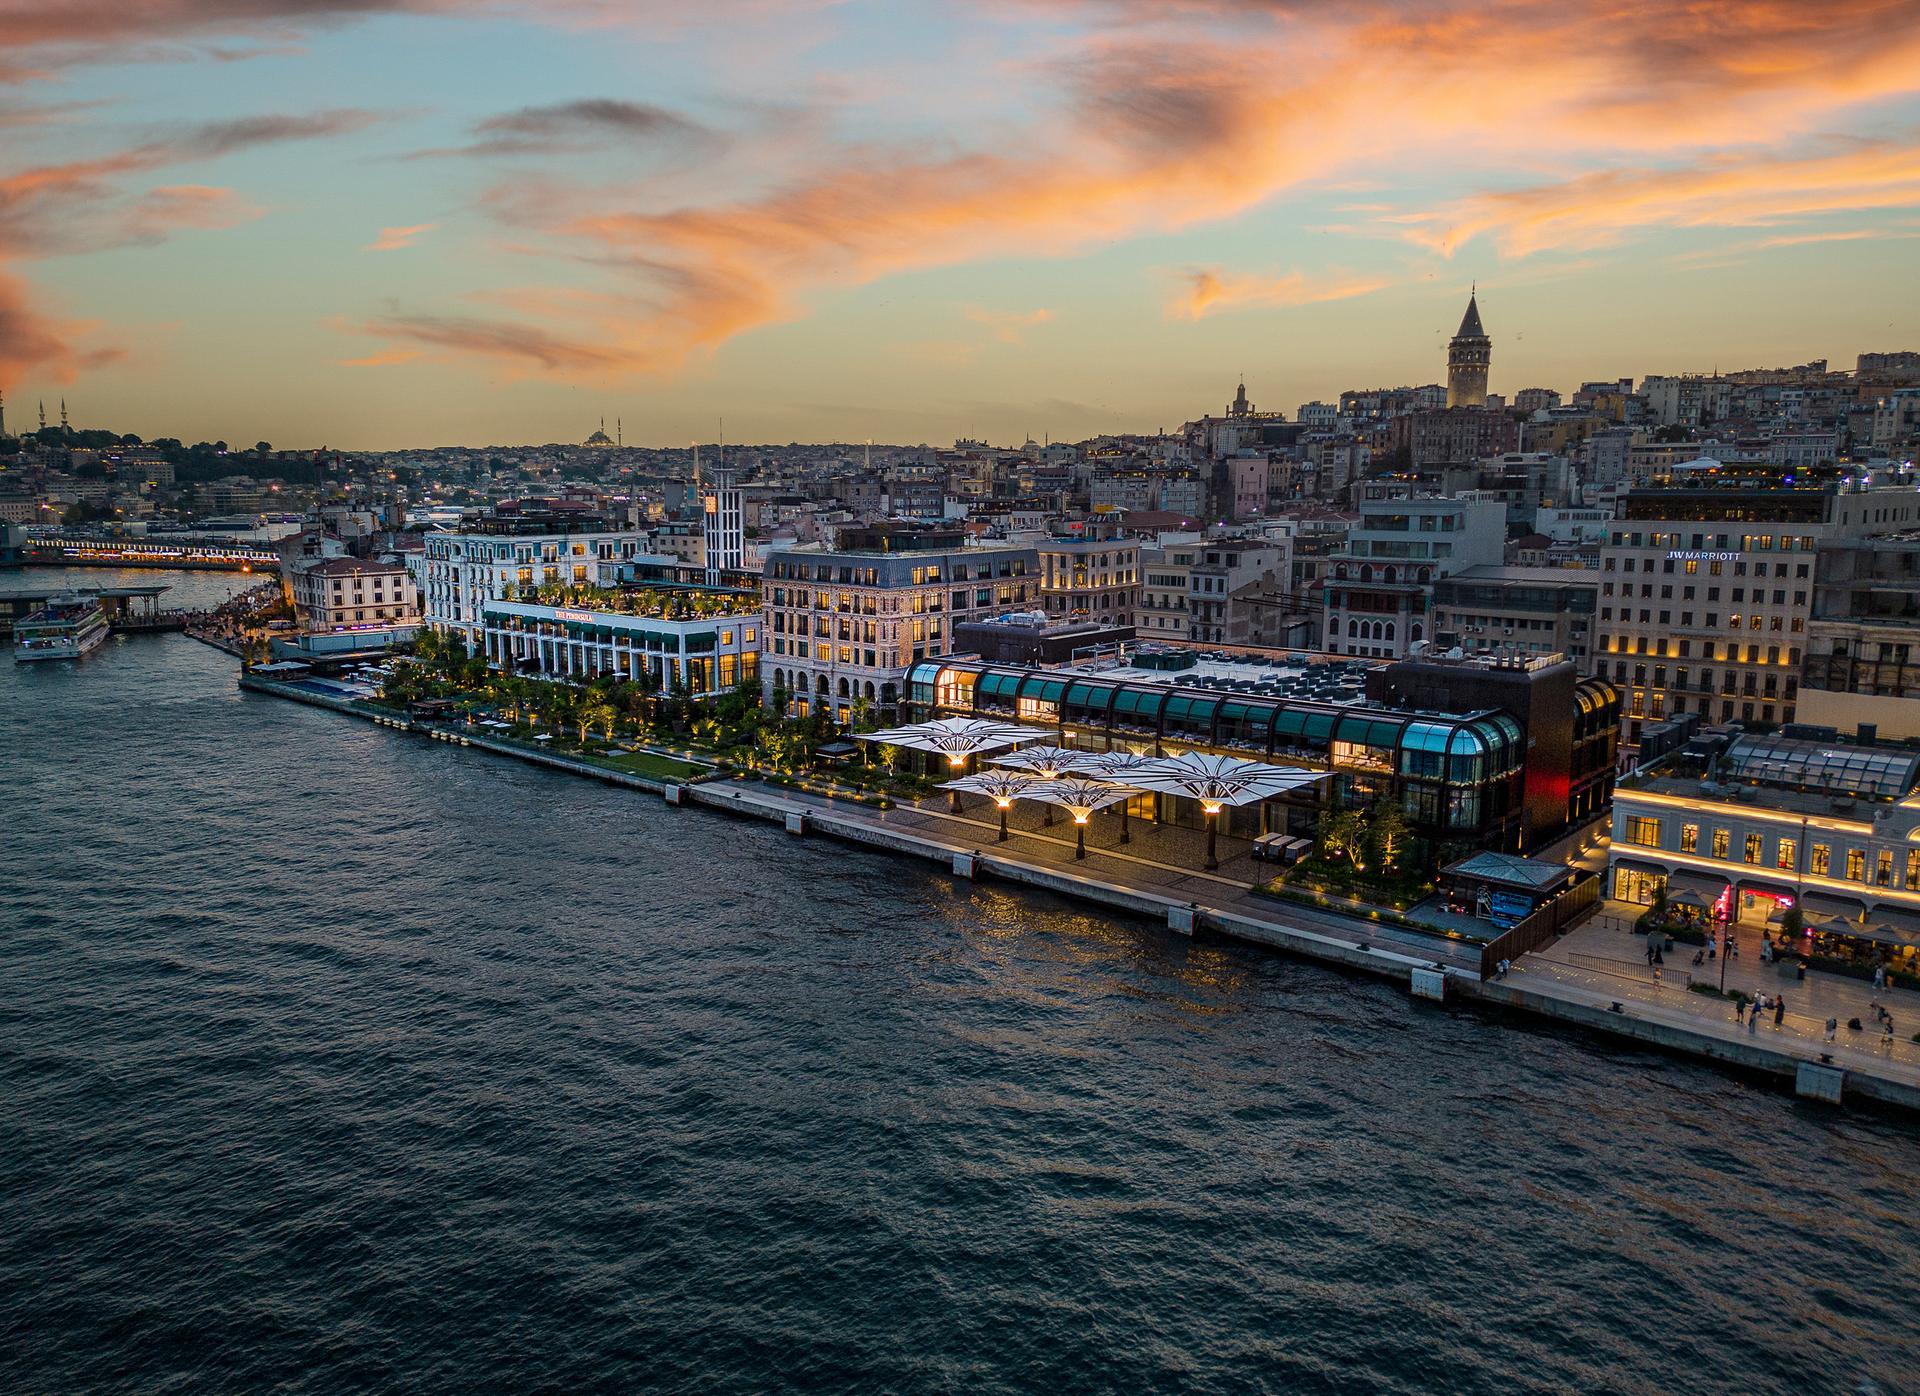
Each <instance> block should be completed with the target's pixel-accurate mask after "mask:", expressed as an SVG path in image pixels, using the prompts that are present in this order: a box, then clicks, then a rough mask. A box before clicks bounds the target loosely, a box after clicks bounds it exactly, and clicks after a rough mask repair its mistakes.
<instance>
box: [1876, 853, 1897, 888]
mask: <svg viewBox="0 0 1920 1396" xmlns="http://www.w3.org/2000/svg"><path fill="white" fill-rule="evenodd" d="M1873 880H1874V881H1875V882H1877V883H1878V884H1880V886H1882V887H1888V886H1891V885H1892V883H1893V850H1892V849H1891V848H1883V849H1881V850H1880V853H1879V856H1878V857H1876V858H1875V859H1874V860H1873Z"/></svg>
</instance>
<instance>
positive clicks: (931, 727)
mask: <svg viewBox="0 0 1920 1396" xmlns="http://www.w3.org/2000/svg"><path fill="white" fill-rule="evenodd" d="M1052 735H1053V733H1051V732H1048V731H1045V730H1043V729H1040V728H1034V727H1021V726H1018V725H1016V724H1014V723H1011V722H988V721H987V720H985V719H984V718H978V717H942V718H936V719H934V720H933V721H931V722H916V723H913V724H911V725H910V726H907V727H889V728H887V729H886V730H885V731H882V732H860V733H856V734H855V736H856V739H857V740H859V741H863V742H875V743H879V744H881V745H885V746H905V747H913V748H914V749H916V750H918V751H937V752H939V753H940V754H941V755H943V756H947V757H955V756H958V757H961V758H965V757H968V756H975V755H978V754H979V753H981V752H983V751H999V750H1000V749H1001V748H1002V747H1010V746H1019V745H1020V744H1021V743H1022V742H1037V741H1040V740H1042V739H1043V738H1046V737H1051V736H1052Z"/></svg>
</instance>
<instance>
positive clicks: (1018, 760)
mask: <svg viewBox="0 0 1920 1396" xmlns="http://www.w3.org/2000/svg"><path fill="white" fill-rule="evenodd" d="M1048 735H1049V736H1051V735H1052V734H1051V733H1049V734H1048ZM1088 755H1090V753H1088V752H1084V751H1075V750H1074V749H1073V748H1072V747H1065V746H1047V745H1041V746H1030V747H1023V748H1021V749H1020V750H1019V751H1011V752H1008V753H1007V754H1006V755H1005V756H996V757H994V758H993V764H994V765H996V766H1005V767H1006V768H1008V769H1009V770H1015V771H1025V772H1026V773H1027V774H1028V775H1030V776H1033V777H1034V778H1036V779H1038V780H1059V779H1060V777H1062V776H1064V775H1066V774H1068V773H1069V772H1070V771H1072V770H1073V769H1074V767H1075V765H1076V764H1077V763H1078V762H1081V761H1084V760H1086V758H1087V757H1088ZM1043 822H1045V823H1047V824H1051V823H1053V808H1052V806H1051V805H1049V806H1048V808H1047V815H1046V819H1045V820H1044V821H1043Z"/></svg>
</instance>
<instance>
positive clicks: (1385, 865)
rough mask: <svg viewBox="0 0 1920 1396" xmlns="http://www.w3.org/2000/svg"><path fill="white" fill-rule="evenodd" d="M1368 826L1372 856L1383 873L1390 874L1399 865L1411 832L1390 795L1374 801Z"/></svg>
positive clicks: (1404, 815) (1400, 810)
mask: <svg viewBox="0 0 1920 1396" xmlns="http://www.w3.org/2000/svg"><path fill="white" fill-rule="evenodd" d="M1367 822H1368V825H1369V834H1370V837H1371V842H1372V844H1373V852H1374V856H1375V857H1376V858H1377V859H1378V860H1379V863H1380V867H1381V870H1382V871H1383V872H1392V871H1393V870H1394V869H1395V868H1396V867H1398V866H1399V864H1400V859H1401V858H1402V857H1403V856H1405V854H1406V851H1407V840H1408V839H1409V838H1410V837H1411V835H1412V830H1411V829H1410V827H1409V826H1408V824H1407V816H1406V813H1405V811H1403V810H1402V809H1401V808H1400V802H1399V801H1397V800H1395V799H1394V798H1393V797H1392V796H1391V795H1383V796H1381V797H1380V798H1379V799H1378V800H1376V801H1374V804H1373V808H1372V809H1371V810H1370V811H1368V820H1367Z"/></svg>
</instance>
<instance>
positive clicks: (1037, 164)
mask: <svg viewBox="0 0 1920 1396" xmlns="http://www.w3.org/2000/svg"><path fill="white" fill-rule="evenodd" d="M1030 2H1031V3H1034V4H1038V5H1040V6H1041V7H1042V8H1046V7H1047V6H1046V4H1045V0H1030ZM1062 4H1063V5H1064V7H1065V8H1067V9H1069V10H1070V11H1071V12H1072V13H1073V14H1074V15H1075V16H1077V17H1084V16H1085V15H1088V14H1094V15H1101V14H1104V15H1106V16H1108V17H1109V18H1111V19H1113V21H1114V22H1113V24H1112V25H1111V27H1106V28H1100V29H1097V30H1096V31H1095V32H1094V33H1093V34H1092V35H1091V36H1087V37H1084V38H1083V39H1081V40H1079V41H1078V42H1079V43H1080V48H1079V50H1078V52H1077V53H1074V54H1072V55H1070V57H1069V59H1068V60H1067V61H1065V62H1063V63H1060V64H1057V65H1056V66H1054V67H1053V68H1051V69H1050V73H1051V74H1052V75H1053V76H1054V78H1055V88H1056V90H1058V91H1059V92H1060V93H1061V95H1062V98H1063V103H1062V106H1061V108H1060V110H1059V111H1058V112H1057V113H1055V114H1054V115H1053V116H1052V117H1050V118H1048V119H1046V120H1045V121H1043V122H1042V123H1041V124H1039V125H1037V126H1036V127H1035V128H1034V129H1032V130H1030V131H1028V132H1026V133H1024V134H1022V135H1020V136H1019V137H1018V138H1010V139H1003V140H1001V141H998V142H996V146H995V148H994V149H992V150H976V151H971V152H961V153H957V154H956V153H951V150H950V148H947V149H941V150H939V151H937V152H935V153H921V152H917V151H914V150H910V149H909V150H892V151H888V150H876V149H872V148H856V149H849V150H847V151H845V152H844V153H843V154H842V156H841V157H840V158H838V159H825V160H821V159H815V160H812V161H809V162H806V163H804V164H802V165H801V166H800V168H802V169H803V170H806V171H807V173H804V174H802V175H800V176H799V177H797V178H793V179H789V180H786V181H784V182H782V183H781V184H779V185H778V186H777V187H775V188H773V189H772V191H771V192H768V193H765V194H761V195H755V196H749V197H739V198H732V199H727V198H721V199H714V200H707V201H701V202H694V203H689V204H687V205H685V206H682V207H678V208H669V209H665V210H658V209H648V208H634V207H631V206H621V205H620V204H611V205H610V204H609V202H608V201H609V199H610V196H609V195H608V194H606V193H604V192H600V193H596V192H595V191H591V190H585V189H565V188H558V189H556V187H555V186H553V185H552V184H550V183H548V184H545V185H543V186H542V188H541V190H540V196H539V197H538V198H537V199H535V198H529V197H528V196H527V194H526V186H525V183H524V181H517V182H515V183H513V184H511V185H503V186H502V188H501V190H500V191H499V192H498V193H497V194H496V195H495V196H494V197H493V198H491V199H490V200H488V201H487V202H486V205H485V206H486V207H488V208H489V209H490V210H491V211H492V212H493V213H494V214H495V215H496V216H499V217H501V218H502V219H503V220H504V221H507V222H508V223H509V224H510V225H512V226H513V227H514V228H515V229H516V231H519V232H521V233H522V234H523V235H525V236H526V239H527V241H528V242H530V243H533V244H534V245H537V246H540V247H542V248H544V249H545V250H547V251H550V252H552V253H554V254H555V255H559V256H564V257H568V258H571V259H574V260H577V261H583V262H586V263H589V264H593V265H598V266H602V267H604V268H606V269H607V270H608V271H609V272H610V273H611V274H612V275H614V276H617V277H619V278H620V279H621V280H622V281H623V282H625V283H627V284H625V285H623V286H622V287H621V288H620V290H619V293H618V294H619V296H620V297H621V298H622V299H625V300H627V301H629V302H631V303H633V304H635V305H637V307H638V313H637V314H636V315H635V316H634V317H633V318H631V319H626V320H623V321H622V322H621V324H620V325H619V328H618V332H617V334H616V335H615V336H614V337H613V338H611V339H609V340H608V341H607V343H606V346H605V347H606V349H607V351H608V352H609V353H610V354H612V355H614V356H615V357H616V358H619V359H621V360H623V361H625V362H628V363H631V364H634V365H636V366H641V367H642V369H643V371H651V370H654V369H672V368H673V367H675V366H677V365H678V364H679V363H680V362H681V361H682V360H683V359H684V358H685V357H686V356H687V355H689V354H694V353H699V352H702V351H707V350H711V349H712V348H713V347H715V346H717V345H719V344H721V343H723V342H724V341H726V340H727V339H729V338H731V337H732V336H734V335H737V334H739V333H741V332H743V331H746V330H749V329H752V328H754V327H756V326H759V325H764V324H768V323H772V322H775V321H779V320H783V319H787V318H791V317H793V316H796V315H799V314H802V313H804V311H805V309H806V306H807V304H808V302H809V300H810V299H811V298H812V297H813V296H815V295H817V294H819V293H820V292H822V291H827V290H831V289H833V288H836V287H841V286H847V285H854V284H860V283H863V282H867V281H871V280H874V279H876V278H880V277H885V276H889V275H894V274H897V273H900V272H903V271H910V270H916V269H921V268H927V267H935V266H946V265H954V264H958V263H964V262H971V261H978V260H982V259H987V258H992V257H999V256H1035V255H1040V256H1048V255H1061V254H1066V253H1069V252H1073V251H1076V250H1078V249H1081V248H1085V247H1088V246H1091V245H1095V244H1098V243H1103V242H1110V241H1112V240H1114V239H1117V238H1124V237H1132V236H1139V235H1142V234H1148V233H1158V232H1167V231H1175V230H1178V229H1181V228H1183V227H1186V226H1189V225H1192V224H1195V223H1200V222H1206V221H1212V220H1218V219H1222V218H1226V217H1230V216H1232V215H1234V214H1237V213H1240V212H1242V211H1244V210H1246V209H1248V208H1250V207H1252V206H1254V205H1256V204H1258V203H1260V202H1262V201H1265V200H1268V199H1271V198H1273V197H1274V196H1276V195H1278V194H1280V193H1282V192H1284V191H1286V190H1288V189H1289V188H1292V187H1294V186H1297V185H1299V184H1300V183H1302V182H1303V181H1305V180H1309V179H1313V180H1320V181H1323V182H1330V181H1334V180H1337V178H1338V177H1340V176H1342V175H1344V174H1349V173H1351V172H1352V171H1353V170H1354V169H1355V168H1358V167H1360V165H1361V164H1362V162H1364V163H1365V164H1367V165H1371V166H1377V165H1378V164H1379V163H1380V162H1382V161H1385V160H1389V159H1393V158H1403V159H1430V158H1432V157H1434V156H1440V157H1443V158H1446V159H1452V160H1459V159H1461V158H1466V159H1472V158H1476V157H1478V156H1480V155H1487V156H1497V157H1501V158H1507V159H1509V160H1510V159H1511V158H1512V156H1513V155H1514V154H1515V153H1516V152H1518V153H1520V154H1522V155H1533V154H1535V153H1537V152H1538V151H1540V150H1542V149H1552V150H1554V151H1555V152H1556V153H1557V154H1558V155H1559V156H1560V157H1561V158H1563V159H1580V160H1586V161H1589V162H1591V161H1607V162H1617V161H1619V160H1620V159H1622V156H1623V153H1624V154H1625V156H1626V157H1627V158H1635V157H1637V158H1638V159H1639V161H1640V162H1641V163H1642V164H1644V163H1645V162H1646V160H1647V158H1648V157H1650V156H1652V157H1659V158H1662V159H1664V158H1669V157H1670V156H1672V155H1673V154H1675V153H1684V154H1689V155H1690V154H1693V153H1696V152H1699V151H1700V150H1701V149H1702V148H1703V147H1711V145H1712V144H1714V143H1716V142H1722V141H1742V142H1746V141H1751V140H1752V139H1753V138H1754V137H1755V136H1756V135H1765V136H1766V137H1767V138H1768V139H1770V140H1776V141H1777V140H1780V139H1784V138H1786V137H1788V136H1791V135H1793V134H1795V133H1797V132H1801V131H1805V130H1807V129H1809V128H1810V127H1812V126H1814V125H1815V124H1817V123H1818V122H1820V121H1821V120H1823V119H1824V118H1825V117H1826V116H1827V115H1828V114H1829V113H1831V112H1834V111H1836V110H1839V109H1842V108H1844V107H1846V106H1847V105H1849V104H1854V103H1858V102H1861V101H1865V100H1871V99H1874V98H1877V97H1882V96H1887V95H1892V94H1896V93H1908V92H1912V91H1915V90H1916V89H1920V79H1916V78H1915V76H1914V73H1915V72H1916V71H1917V70H1920V23H1916V22H1907V21H1913V20H1916V19H1920V3H1917V0H1835V3H1833V4H1831V5H1827V6H1823V7H1821V8H1820V9H1818V10H1817V11H1814V10H1807V9H1799V8H1793V7H1789V6H1787V5H1784V4H1782V3H1780V0H1725V2H1724V3H1712V2H1711V0H1702V3H1699V4H1695V5H1691V6H1681V7H1620V6H1607V5H1602V4H1598V3H1573V0H1560V3H1553V4H1547V5H1540V4H1534V3H1521V0H1490V3H1488V4H1476V5H1472V6H1467V5H1457V6H1453V7H1445V6H1443V7H1441V8H1438V9H1435V8H1433V7H1432V6H1430V5H1425V4H1422V5H1415V4H1413V3H1411V0H1407V2H1406V3H1393V2H1391V0H1376V2H1375V3H1372V4H1365V3H1363V4H1361V5H1359V6H1355V7H1345V6H1342V7H1333V6H1324V7H1323V6H1318V5H1298V6H1296V5H1287V4H1267V3H1264V0H1260V2H1256V0H1244V2H1243V3H1235V0H1211V2H1209V0H1185V3H1182V4H1180V5H1178V6H1176V7H1174V9H1173V11H1172V14H1173V18H1172V19H1166V18H1164V16H1165V15H1166V14H1167V13H1168V12H1167V10H1166V9H1165V8H1164V7H1160V6H1154V5H1142V4H1139V3H1105V4H1102V3H1100V0H1083V2H1082V0H1074V3H1067V0H1062ZM1059 7H1061V6H1060V5H1056V6H1055V8H1059ZM1712 158H1713V159H1715V160H1722V161H1724V160H1728V159H1732V157H1712ZM1836 158H1838V157H1836ZM1734 164H1735V165H1737V164H1738V160H1734ZM1712 173H1713V170H1712V169H1711V168H1709V170H1708V174H1709V175H1710V176H1711V175H1712ZM1722 173H1723V175H1724V173H1725V172H1724V171H1723V172H1722ZM1580 178H1581V180H1590V181H1591V183H1588V184H1581V182H1580V180H1576V181H1574V182H1573V183H1572V185H1563V186H1555V189H1556V190H1560V191H1563V192H1559V193H1556V192H1553V191H1538V192H1535V193H1533V194H1530V195H1529V194H1521V195H1489V196H1485V197H1484V198H1481V199H1474V200H1466V201H1462V203H1461V204H1460V205H1457V206H1449V207H1447V208H1446V209H1444V210H1438V211H1434V212H1431V213H1427V214H1416V215H1412V216H1410V218H1409V220H1408V221H1406V222H1404V223H1401V224H1398V225H1396V226H1397V227H1398V229H1399V230H1400V231H1402V232H1403V233H1404V234H1405V235H1407V236H1410V237H1413V238H1414V239H1415V240H1416V241H1419V242H1421V243H1422V244H1423V245H1426V246H1429V247H1433V248H1435V249H1436V250H1451V249H1452V248H1453V247H1457V246H1459V245H1460V244H1461V243H1462V242H1464V241H1467V240H1469V239H1470V238H1472V237H1475V236H1492V237H1495V238H1497V239H1498V240H1499V245H1500V246H1501V248H1502V250H1503V251H1508V252H1514V253H1517V252H1522V251H1525V250H1533V249H1537V248H1541V247H1546V246H1559V245H1571V246H1580V245H1594V244H1595V243H1597V242H1604V241H1606V240H1608V239H1609V238H1610V237H1612V236H1614V235H1615V231H1616V230H1617V225H1618V220H1617V218H1616V219H1615V221H1614V222H1612V223H1609V221H1608V220H1607V218H1606V217H1605V216H1604V205H1605V203H1606V201H1607V200H1608V199H1609V198H1610V197H1612V196H1615V195H1617V194H1620V193H1626V194H1628V195H1631V196H1632V198H1633V206H1634V208H1636V209H1637V210H1638V212H1637V213H1633V212H1630V213H1628V214H1627V215H1626V216H1628V217H1630V218H1631V217H1639V218H1644V219H1645V220H1646V222H1647V223H1648V224H1652V223H1655V222H1659V221H1662V220H1667V221H1682V222H1684V221H1685V220H1686V219H1688V218H1699V217H1723V216H1726V214H1727V212H1729V211H1730V210H1732V209H1733V208H1734V207H1735V205H1736V203H1737V202H1738V201H1739V200H1740V199H1742V198H1744V199H1745V200H1746V202H1747V204H1748V205H1749V207H1750V209H1752V210H1753V211H1754V213H1753V216H1754V217H1756V218H1757V217H1759V216H1760V214H1761V213H1762V212H1763V211H1764V212H1768V213H1771V214H1774V215H1777V214H1780V213H1781V212H1783V211H1786V212H1791V211H1793V210H1795V209H1796V208H1813V207H1816V206H1821V205H1823V204H1824V205H1830V206H1832V207H1835V208H1839V207H1876V206H1883V205H1882V202H1881V201H1882V200H1884V201H1885V202H1886V203H1893V202H1901V201H1908V200H1910V198H1911V194H1910V192H1909V191H1907V190H1906V188H1905V187H1904V185H1901V184H1900V183H1899V181H1898V180H1895V181H1893V182H1892V183H1885V184H1882V185H1880V186H1876V185H1875V184H1874V183H1873V182H1872V181H1871V180H1862V181H1861V182H1858V183H1854V184H1851V185H1845V186H1840V185H1835V186H1832V187H1830V188H1828V189H1827V191H1826V193H1825V195H1824V197H1823V196H1822V195H1821V194H1820V193H1819V192H1818V191H1817V190H1816V188H1815V183H1814V181H1811V180H1808V181H1803V182H1802V186H1801V188H1800V189H1799V192H1798V194H1797V195H1796V194H1795V193H1793V192H1792V191H1791V190H1790V191H1789V192H1788V193H1787V194H1786V195H1785V197H1784V198H1781V197H1776V195H1777V194H1778V191H1775V192H1774V193H1773V194H1769V193H1768V192H1767V191H1766V190H1765V189H1764V188H1763V187H1762V184H1761V182H1760V181H1759V180H1752V181H1748V182H1746V183H1745V184H1744V186H1743V187H1742V188H1736V187H1735V186H1736V185H1740V184H1741V181H1740V180H1739V179H1738V178H1737V177H1733V176H1726V177H1724V178H1723V179H1722V181H1720V182H1721V183H1724V184H1725V186H1726V187H1725V188H1724V190H1723V192H1722V193H1721V194H1719V195H1718V196H1717V204H1718V208H1719V212H1710V211H1709V208H1708V206H1709V205H1713V204H1715V203H1716V196H1714V195H1712V194H1708V195H1704V196H1696V195H1693V194H1690V193H1689V192H1688V189H1687V186H1688V184H1689V182H1690V181H1692V180H1694V179H1696V178H1698V176H1697V175H1689V174H1685V173H1675V174H1673V175H1672V176H1668V177H1666V178H1665V188H1660V187H1657V186H1658V185H1659V184H1660V183H1661V176H1658V175H1657V174H1654V173H1650V172H1649V171H1647V170H1645V169H1642V168H1635V169H1632V170H1628V171H1624V172H1622V171H1604V170H1603V171H1600V172H1597V173H1595V174H1593V175H1591V176H1582V177H1580ZM1576 186H1577V187H1576ZM1876 188H1877V189H1878V192H1877V193H1876ZM1568 189H1571V190H1572V192H1571V193H1566V192H1564V191H1566V190H1568ZM596 201H600V206H598V207H596V206H594V205H595V203H596ZM1379 284H1380V283H1379V282H1378V281H1377V280H1374V281H1369V280H1365V279H1362V278H1359V277H1338V278H1333V279H1331V280H1323V282H1322V283H1320V284H1318V285H1316V284H1314V283H1311V282H1310V281H1309V280H1308V278H1306V277H1305V276H1304V274H1300V273H1294V274H1291V275H1289V276H1282V277H1274V278H1260V277H1247V276H1228V275H1226V274H1224V273H1222V272H1219V271H1218V270H1215V269H1207V270H1203V271H1201V272H1197V273H1195V274H1194V277H1193V279H1192V280H1191V281H1190V282H1189V284H1188V286H1187V288H1186V291H1185V293H1184V294H1183V295H1182V296H1181V297H1180V298H1178V299H1177V300H1176V301H1175V303H1174V304H1173V305H1172V306H1171V307H1170V308H1169V309H1170V313H1173V314H1176V315H1189V316H1200V315H1204V314H1208V313H1212V312H1217V311H1219V310H1223V309H1226V308H1229V307H1231V306H1284V305H1290V304H1301V303H1305V302H1306V301H1308V300H1313V299H1324V298H1332V297H1336V296H1352V295H1361V294H1365V293H1366V292H1367V291H1370V290H1373V289H1377V287H1378V286H1379ZM634 287H637V288H638V289H637V290H636V289H633V288H634ZM609 294H610V296H611V295H612V293H611V292H610V293H609ZM560 328H561V327H559V326H557V325H553V324H550V323H544V322H540V321H534V322H532V323H531V324H530V325H529V329H530V330H531V331H535V332H542V333H544V332H554V331H557V330H559V329H560ZM581 328H583V326H580V325H575V326H572V327H571V328H569V329H568V330H567V342H569V343H574V344H580V343H581V342H582V341H579V340H578V339H576V338H574V337H573V331H575V330H578V329H581ZM1007 328H1008V329H1009V332H1011V333H1014V334H1016V335H1017V334H1018V332H1019V327H1017V326H1009V327H1007ZM482 342H483V343H485V344H488V345H492V344H493V343H494V342H495V341H494V338H493V336H491V335H489V336H485V337H483V339H482ZM455 352H458V351H457V350H456V351H455ZM480 352H482V353H483V354H485V355H491V354H493V353H495V352H496V351H495V350H494V349H492V348H488V349H483V350H482V351H480ZM527 361H528V362H530V363H538V362H539V361H540V360H539V356H537V355H535V356H530V357H529V358H528V359H527ZM556 367H557V366H556Z"/></svg>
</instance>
